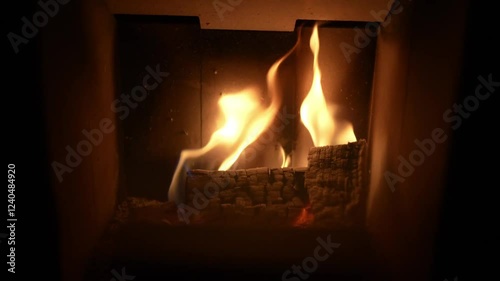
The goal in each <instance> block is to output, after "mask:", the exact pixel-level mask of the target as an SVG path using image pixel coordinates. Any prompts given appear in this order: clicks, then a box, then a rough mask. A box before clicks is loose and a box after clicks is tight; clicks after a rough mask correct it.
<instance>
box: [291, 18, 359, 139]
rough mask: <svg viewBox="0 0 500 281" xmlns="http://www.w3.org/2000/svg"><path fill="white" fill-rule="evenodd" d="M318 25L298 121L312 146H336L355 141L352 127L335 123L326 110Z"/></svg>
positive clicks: (312, 40) (348, 124) (310, 44)
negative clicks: (308, 83) (309, 82)
mask: <svg viewBox="0 0 500 281" xmlns="http://www.w3.org/2000/svg"><path fill="white" fill-rule="evenodd" d="M319 46H320V44H319V36H318V25H317V24H316V25H314V29H313V32H312V34H311V38H310V40H309V47H310V48H311V51H312V52H313V55H314V61H313V81H312V85H311V88H310V89H309V93H308V94H307V96H306V98H305V99H304V101H303V102H302V105H301V106H300V119H301V121H302V123H303V124H304V126H305V127H306V128H307V130H308V131H309V134H310V135H311V138H312V140H313V143H314V146H325V145H336V144H343V143H347V142H354V141H356V136H355V135H354V130H353V129H352V125H351V124H350V123H347V122H345V123H344V122H335V120H334V119H333V116H332V113H331V112H330V111H329V110H328V108H329V105H328V104H327V103H326V100H325V96H324V95H323V87H322V86H321V70H320V68H319Z"/></svg>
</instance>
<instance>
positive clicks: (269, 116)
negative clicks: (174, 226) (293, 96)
mask: <svg viewBox="0 0 500 281" xmlns="http://www.w3.org/2000/svg"><path fill="white" fill-rule="evenodd" d="M299 38H300V37H299ZM299 42H300V41H299V40H298V41H297V43H296V44H295V46H294V47H293V48H292V49H291V50H290V51H288V53H286V54H285V55H284V56H283V57H282V58H280V59H279V60H277V61H276V62H275V63H274V64H273V65H272V66H271V67H270V68H269V70H268V72H267V77H266V78H267V79H266V81H267V91H268V94H269V96H270V105H269V106H268V107H267V108H264V107H263V106H262V105H261V104H260V102H259V101H260V99H259V95H258V94H257V91H256V90H253V89H246V90H243V91H241V92H239V93H235V94H228V95H224V96H223V97H221V99H220V100H219V108H220V111H221V113H222V114H223V116H224V120H225V123H224V126H222V127H221V128H220V129H218V130H216V131H215V132H214V133H213V134H212V136H211V137H210V140H209V142H208V143H207V145H205V146H204V147H202V148H200V149H188V150H183V151H182V152H181V156H180V159H179V163H178V164H177V167H176V169H175V172H174V176H173V178H172V182H171V183H170V188H169V190H168V198H169V200H170V201H176V202H177V203H180V202H179V201H180V200H181V199H182V198H181V195H180V190H179V188H180V186H179V185H180V184H183V183H184V181H185V178H186V173H185V172H184V169H185V167H184V166H185V164H186V161H188V160H189V159H194V158H198V157H201V156H203V155H205V154H206V153H208V152H209V151H212V150H213V149H215V148H217V147H219V146H223V147H225V148H226V149H228V150H229V151H231V152H230V153H229V155H227V156H226V157H225V159H224V161H223V162H222V164H221V165H220V166H219V170H227V169H230V168H231V166H232V165H233V164H234V162H235V161H236V160H237V159H238V157H239V156H240V154H241V153H242V152H243V150H244V149H245V148H246V147H247V146H248V145H250V144H252V143H253V142H254V141H255V140H257V138H258V137H259V136H260V135H261V134H262V133H263V132H264V130H266V129H267V128H268V127H269V126H270V125H271V122H272V121H273V119H274V117H275V116H276V114H277V112H278V109H279V106H280V104H281V97H280V95H279V93H278V85H277V83H276V80H277V79H276V75H277V72H278V68H279V66H280V65H281V63H282V62H283V61H284V60H285V59H286V58H287V57H288V56H290V55H291V54H292V53H293V51H294V50H295V49H296V48H297V46H298V45H299Z"/></svg>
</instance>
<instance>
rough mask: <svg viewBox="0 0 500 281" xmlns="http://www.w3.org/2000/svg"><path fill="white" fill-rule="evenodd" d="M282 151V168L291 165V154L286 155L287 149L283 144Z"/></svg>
mask: <svg viewBox="0 0 500 281" xmlns="http://www.w3.org/2000/svg"><path fill="white" fill-rule="evenodd" d="M280 152H281V159H282V160H281V168H286V167H289V166H290V162H291V160H292V159H291V158H290V155H286V153H285V149H284V148H283V146H281V145H280Z"/></svg>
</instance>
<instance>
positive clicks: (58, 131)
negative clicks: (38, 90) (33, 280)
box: [32, 0, 120, 280]
mask: <svg viewBox="0 0 500 281" xmlns="http://www.w3.org/2000/svg"><path fill="white" fill-rule="evenodd" d="M115 27H116V22H115V20H114V18H113V16H112V15H111V14H110V13H109V11H108V9H107V7H106V5H105V4H104V3H103V2H102V1H98V0H90V1H73V2H71V3H69V4H68V5H66V6H62V7H61V12H60V13H59V14H58V15H57V16H56V17H54V18H53V19H51V21H50V23H49V24H48V25H47V26H46V27H45V28H44V29H43V31H42V32H43V34H42V35H41V36H42V38H41V39H42V40H41V41H42V42H41V52H42V58H43V61H42V63H43V68H42V74H43V78H42V79H43V82H42V84H43V90H44V95H45V103H46V108H45V112H46V118H47V120H46V124H47V137H48V140H47V143H48V144H49V147H48V155H49V160H50V161H51V164H52V165H54V162H53V161H57V162H58V163H61V164H62V165H68V164H67V161H66V157H67V154H68V152H67V150H66V146H70V147H72V148H73V149H75V150H77V145H78V143H80V142H81V141H82V140H86V139H87V138H86V137H85V136H84V135H83V134H82V130H83V129H84V130H88V131H91V130H93V129H98V128H100V126H101V122H103V121H102V120H104V119H106V120H109V122H111V123H113V124H116V120H117V119H116V116H115V114H114V113H113V112H112V111H111V110H110V104H111V103H112V101H113V100H114V98H115V91H116V86H115V85H116V83H115V77H116V75H115V69H114V62H115V55H114V54H115V49H114V48H115ZM104 122H108V121H104ZM106 127H107V126H106ZM116 132H117V131H116V130H111V131H110V132H109V133H105V134H103V138H102V141H101V142H99V143H98V145H93V148H92V153H90V154H89V155H88V156H84V157H82V161H81V163H78V161H76V160H75V161H74V162H73V163H75V165H74V167H70V166H67V167H68V169H70V170H69V171H68V172H64V173H63V174H61V177H62V180H61V181H60V180H59V179H58V177H57V176H56V174H55V173H52V174H51V177H52V187H53V190H52V191H53V194H54V196H55V204H56V210H57V215H58V217H57V221H58V228H59V229H58V232H59V235H58V237H60V239H59V245H58V246H57V247H55V248H53V249H52V250H54V251H59V256H60V261H59V262H60V268H61V278H62V280H81V278H82V276H83V267H84V265H85V264H86V262H87V260H88V259H89V257H90V255H91V252H92V250H93V247H94V245H95V244H96V241H97V240H98V239H99V237H100V236H101V234H102V232H103V230H104V229H105V227H106V226H107V224H108V222H109V220H110V218H111V216H112V215H113V212H114V208H115V203H116V194H117V190H118V184H119V174H120V171H119V161H118V140H117V133H116ZM51 171H52V168H51ZM32 211H33V212H36V210H32ZM40 243H44V242H40Z"/></svg>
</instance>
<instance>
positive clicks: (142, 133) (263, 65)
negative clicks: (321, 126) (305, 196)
mask: <svg viewBox="0 0 500 281" xmlns="http://www.w3.org/2000/svg"><path fill="white" fill-rule="evenodd" d="M116 19H117V26H118V31H117V34H118V35H117V37H118V38H117V69H118V72H117V73H118V76H119V77H118V80H119V82H118V87H117V88H118V92H117V96H116V101H115V104H114V105H115V111H116V114H117V117H118V118H117V119H118V120H120V122H119V124H120V126H119V130H118V132H119V137H118V138H119V140H120V141H119V143H120V145H121V147H120V150H121V169H122V172H123V175H124V177H123V182H122V184H121V188H120V191H121V192H120V195H119V197H123V196H139V197H148V198H154V199H158V200H166V199H167V191H168V187H169V184H170V181H171V178H172V175H173V172H174V170H175V167H176V165H177V163H178V160H179V156H180V152H181V151H182V150H183V149H188V148H200V147H202V146H204V145H206V144H207V142H208V140H209V139H210V136H211V134H212V133H213V132H214V131H215V130H216V128H217V125H218V124H217V120H218V116H219V115H218V114H219V113H218V106H217V102H218V100H219V98H220V97H221V96H222V95H223V94H227V93H234V92H238V91H239V90H243V89H244V88H246V87H248V86H256V87H257V88H258V89H259V91H260V93H261V96H262V97H263V98H264V99H265V97H266V74H267V71H268V70H269V67H271V65H272V64H273V63H274V62H275V61H276V60H278V59H279V58H281V57H282V56H283V55H285V54H286V53H287V52H288V51H289V50H290V49H291V48H293V46H294V45H295V43H296V41H297V38H298V36H299V32H298V29H299V27H303V28H302V32H301V33H300V37H301V38H300V40H301V44H300V46H299V47H298V48H297V49H296V51H295V52H294V53H293V54H292V55H291V56H290V57H289V58H288V59H287V60H285V61H284V63H283V64H282V66H281V67H280V69H279V73H278V80H279V85H280V92H281V95H282V96H283V102H282V104H281V107H280V110H279V111H280V112H281V114H284V113H286V114H291V115H289V116H290V117H289V118H288V119H287V121H285V122H284V125H285V127H284V129H283V130H282V131H279V132H272V133H271V134H268V135H267V137H266V138H265V139H263V138H259V139H258V140H257V141H256V142H255V143H254V144H252V145H251V146H250V147H252V148H254V150H253V151H257V154H256V155H257V156H256V157H253V158H252V159H248V158H247V159H246V161H238V168H250V167H257V166H268V167H275V166H276V165H278V164H279V163H280V161H278V160H279V157H280V154H279V149H278V147H279V146H278V145H281V146H282V147H283V148H284V149H285V151H286V152H287V153H291V152H292V164H293V165H294V166H304V161H300V160H301V159H298V158H302V160H303V158H304V155H307V150H308V149H309V147H311V146H313V144H312V140H311V138H310V137H309V135H308V134H307V131H306V130H305V128H304V126H303V125H302V124H301V122H300V115H299V110H300V104H301V102H302V100H303V99H304V97H305V96H306V95H307V92H308V90H309V88H310V85H311V81H312V74H313V72H312V68H313V67H312V65H313V62H312V60H313V55H312V52H311V51H310V49H309V38H310V36H311V32H312V27H313V25H312V23H311V22H306V21H304V22H300V21H299V22H298V23H297V28H296V32H262V31H229V30H202V29H200V23H199V21H198V19H197V18H190V17H156V16H155V17H153V16H147V17H146V16H125V15H119V16H116ZM356 26H358V25H357V24H356V23H328V24H323V25H321V27H320V30H319V38H320V43H321V47H320V55H319V61H320V68H321V71H322V77H323V79H322V85H323V90H324V94H325V97H326V99H327V101H329V102H334V103H335V104H337V105H339V106H340V109H339V110H338V111H337V113H336V115H337V118H340V119H342V120H347V121H350V122H352V123H353V127H354V131H355V134H356V137H357V138H358V139H360V138H366V137H367V135H368V124H369V116H370V114H369V108H370V107H369V102H370V93H371V85H372V76H373V65H374V54H375V45H376V44H375V42H374V41H375V39H372V40H371V41H372V42H370V43H369V44H368V45H367V46H366V47H364V48H363V51H362V52H359V53H352V54H350V55H349V56H348V57H349V58H347V57H346V55H345V54H344V52H343V50H342V48H341V43H342V42H344V43H347V44H349V45H351V46H353V47H354V43H353V40H354V38H355V36H356V30H355V27H356ZM344 46H345V45H344ZM344 51H345V50H344ZM152 73H156V74H152ZM148 75H149V76H148ZM148 77H151V78H148ZM144 89H146V90H144ZM280 120H281V119H280V118H279V117H277V118H276V120H275V122H276V124H277V123H278V122H283V121H280ZM269 136H270V137H269ZM269 139H271V140H269ZM304 153H305V154H304ZM206 159H208V160H202V161H197V162H196V163H195V168H207V169H208V168H210V169H216V168H217V167H218V165H219V164H220V162H221V161H220V160H219V161H214V160H213V157H212V156H209V157H206ZM119 199H120V198H119Z"/></svg>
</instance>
